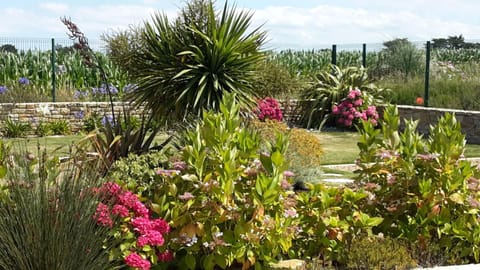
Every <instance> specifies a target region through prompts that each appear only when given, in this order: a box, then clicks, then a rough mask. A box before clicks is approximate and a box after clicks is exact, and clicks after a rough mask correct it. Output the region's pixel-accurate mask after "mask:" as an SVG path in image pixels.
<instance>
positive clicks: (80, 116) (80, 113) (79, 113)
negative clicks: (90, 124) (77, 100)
mask: <svg viewBox="0 0 480 270" xmlns="http://www.w3.org/2000/svg"><path fill="white" fill-rule="evenodd" d="M73 116H74V117H75V118H76V119H83V117H85V113H84V112H83V111H76V112H74V113H73Z"/></svg>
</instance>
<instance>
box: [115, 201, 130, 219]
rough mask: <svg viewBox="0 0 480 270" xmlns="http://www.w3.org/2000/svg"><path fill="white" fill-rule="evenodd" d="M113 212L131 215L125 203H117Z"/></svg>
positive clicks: (126, 215)
mask: <svg viewBox="0 0 480 270" xmlns="http://www.w3.org/2000/svg"><path fill="white" fill-rule="evenodd" d="M112 214H114V215H118V216H120V217H128V216H129V215H130V211H129V210H128V208H126V207H125V206H123V205H120V204H115V205H114V206H113V208H112Z"/></svg>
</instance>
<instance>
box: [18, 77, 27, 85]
mask: <svg viewBox="0 0 480 270" xmlns="http://www.w3.org/2000/svg"><path fill="white" fill-rule="evenodd" d="M18 83H19V84H21V85H29V84H30V80H29V79H27V78H25V77H21V78H20V79H18Z"/></svg>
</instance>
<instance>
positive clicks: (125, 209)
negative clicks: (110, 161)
mask: <svg viewBox="0 0 480 270" xmlns="http://www.w3.org/2000/svg"><path fill="white" fill-rule="evenodd" d="M95 191H96V192H98V194H99V195H100V198H101V200H102V202H100V203H99V204H98V206H97V210H96V213H95V215H94V218H95V219H96V220H97V223H98V224H99V225H102V226H108V227H110V228H113V226H114V225H116V224H115V222H114V219H113V217H115V216H117V217H121V218H128V219H125V220H124V222H125V221H127V222H128V223H127V227H129V228H131V230H133V231H134V232H135V235H136V247H138V248H140V249H142V248H143V247H144V246H146V245H149V246H151V247H160V246H163V244H164V243H165V239H164V235H165V234H167V233H168V232H169V231H170V226H169V225H168V223H167V222H166V221H165V220H163V219H159V218H151V217H150V210H149V209H148V208H147V207H146V206H145V204H143V203H142V202H141V201H140V200H139V199H138V197H137V195H135V194H133V193H132V192H130V191H125V190H123V189H122V188H121V187H120V186H119V185H118V184H116V183H112V182H107V183H105V184H104V185H103V186H102V187H100V188H98V189H96V190H95ZM108 205H113V206H112V207H111V209H110V207H109V206H108ZM157 257H158V260H159V261H170V260H172V259H173V253H171V252H170V251H165V252H159V253H158V254H157ZM125 263H126V264H127V265H128V266H130V267H133V268H136V269H141V270H148V269H150V267H151V263H150V261H149V260H148V259H145V258H144V257H142V256H141V255H140V254H138V253H137V252H136V251H135V250H131V253H130V254H129V255H127V256H126V257H125Z"/></svg>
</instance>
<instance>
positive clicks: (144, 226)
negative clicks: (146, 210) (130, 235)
mask: <svg viewBox="0 0 480 270" xmlns="http://www.w3.org/2000/svg"><path fill="white" fill-rule="evenodd" d="M130 223H131V224H132V226H133V228H134V230H135V231H137V232H139V233H140V234H146V233H147V232H148V231H151V230H152V229H153V226H152V225H153V224H152V222H151V220H150V219H149V218H145V217H137V218H133V219H132V221H130Z"/></svg>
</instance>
